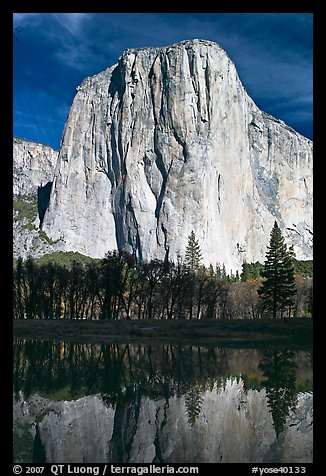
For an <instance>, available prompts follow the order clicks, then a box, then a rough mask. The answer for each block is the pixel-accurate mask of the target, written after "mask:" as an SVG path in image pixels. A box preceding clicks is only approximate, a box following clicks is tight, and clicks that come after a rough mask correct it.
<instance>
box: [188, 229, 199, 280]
mask: <svg viewBox="0 0 326 476" xmlns="http://www.w3.org/2000/svg"><path fill="white" fill-rule="evenodd" d="M201 261H202V254H201V250H200V246H199V244H198V241H197V240H196V236H195V233H194V231H192V232H191V233H190V235H189V237H188V245H187V248H186V254H185V262H186V266H188V267H189V268H190V269H191V270H193V271H196V270H197V269H198V268H199V266H200V264H201Z"/></svg>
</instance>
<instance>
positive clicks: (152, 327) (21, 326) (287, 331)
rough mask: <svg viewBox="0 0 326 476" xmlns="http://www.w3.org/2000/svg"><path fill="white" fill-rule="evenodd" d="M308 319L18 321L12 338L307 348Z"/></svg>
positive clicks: (309, 334)
mask: <svg viewBox="0 0 326 476" xmlns="http://www.w3.org/2000/svg"><path fill="white" fill-rule="evenodd" d="M312 326H313V324H312V319H293V318H292V319H275V320H272V319H257V320H256V319H253V320H230V321H226V320H200V321H188V320H187V321H183V320H157V321H156V320H155V321H149V320H121V321H85V320H84V321H82V320H61V319H60V320H38V319H37V320H27V319H26V320H19V319H15V320H14V321H13V337H14V338H21V339H28V340H32V339H40V340H51V341H66V342H76V343H99V344H101V343H103V344H112V343H116V344H118V343H143V344H145V343H170V344H196V345H223V346H232V347H234V346H239V347H240V346H241V347H257V346H258V347H261V346H266V345H268V346H273V345H277V346H278V347H280V346H284V347H285V348H291V347H298V346H299V347H311V345H312Z"/></svg>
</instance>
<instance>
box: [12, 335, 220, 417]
mask: <svg viewBox="0 0 326 476" xmlns="http://www.w3.org/2000/svg"><path fill="white" fill-rule="evenodd" d="M227 362H228V359H227V356H226V353H225V350H223V349H217V348H203V347H194V346H191V345H188V346H183V347H180V346H175V345H162V346H155V347H154V346H151V345H147V346H144V345H114V344H112V345H95V344H72V343H63V342H46V341H20V340H16V341H15V343H14V394H15V396H16V397H18V394H19V391H20V390H22V391H23V393H24V396H25V398H27V397H28V396H29V395H31V394H33V393H38V394H40V395H44V396H46V397H48V398H55V399H57V398H59V399H71V398H72V399H77V398H80V397H81V396H84V395H90V394H96V393H99V394H101V395H102V398H103V400H104V401H105V403H106V404H108V405H110V406H115V405H116V403H117V402H118V401H119V402H120V403H121V402H124V404H128V402H132V401H135V400H138V399H139V398H141V397H142V396H143V395H145V396H149V397H150V398H154V399H159V398H164V399H165V400H166V401H168V399H169V398H170V397H171V396H173V395H175V396H177V397H180V396H181V395H184V394H186V393H189V395H188V397H187V401H188V403H189V405H190V406H189V408H190V407H191V408H194V402H195V400H196V399H195V395H196V394H197V405H198V402H199V400H200V398H199V393H198V392H199V390H198V389H199V388H200V389H202V390H205V389H206V388H212V386H213V385H214V382H215V381H216V377H218V378H220V377H222V376H223V375H225V374H226V373H228V364H227ZM193 386H198V388H197V389H196V390H193V391H191V389H192V387H193ZM55 394H56V395H55ZM191 413H192V414H193V415H194V414H195V413H194V410H190V414H191ZM191 418H193V417H191Z"/></svg>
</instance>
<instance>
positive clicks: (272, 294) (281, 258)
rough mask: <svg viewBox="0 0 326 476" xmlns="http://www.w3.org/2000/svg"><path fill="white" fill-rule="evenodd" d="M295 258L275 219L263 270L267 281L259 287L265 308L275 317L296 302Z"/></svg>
mask: <svg viewBox="0 0 326 476" xmlns="http://www.w3.org/2000/svg"><path fill="white" fill-rule="evenodd" d="M293 260H294V253H293V249H292V248H290V250H289V251H288V250H287V246H286V244H285V242H284V238H283V236H282V233H281V230H280V228H279V227H278V225H277V223H276V221H275V223H274V227H273V229H272V232H271V239H270V244H269V246H268V249H267V253H266V261H265V265H264V270H263V272H262V276H263V278H265V281H264V282H263V284H262V286H261V287H260V289H258V294H259V296H260V297H261V298H262V299H263V302H264V305H265V308H266V309H270V310H271V311H272V313H273V318H275V317H276V315H277V312H278V311H281V312H282V311H284V310H285V309H286V308H288V309H291V307H292V306H293V304H294V300H293V297H294V295H295V294H296V288H295V281H294V263H293Z"/></svg>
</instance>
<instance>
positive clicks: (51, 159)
mask: <svg viewBox="0 0 326 476" xmlns="http://www.w3.org/2000/svg"><path fill="white" fill-rule="evenodd" d="M57 159H58V151H56V150H53V149H52V148H51V147H49V146H46V145H43V144H39V143H37V142H30V141H26V140H24V139H19V138H14V139H13V252H14V256H15V257H18V256H21V257H23V258H26V257H27V256H28V255H31V256H40V255H42V254H44V253H47V252H51V251H53V246H52V245H51V241H50V240H49V239H48V237H47V236H46V235H44V234H43V235H42V234H40V233H39V232H40V226H41V225H42V222H43V219H44V214H45V211H46V209H47V207H48V204H49V198H50V192H51V188H52V182H53V176H54V170H55V165H56V161H57Z"/></svg>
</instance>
